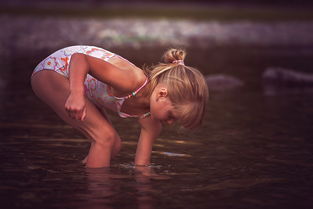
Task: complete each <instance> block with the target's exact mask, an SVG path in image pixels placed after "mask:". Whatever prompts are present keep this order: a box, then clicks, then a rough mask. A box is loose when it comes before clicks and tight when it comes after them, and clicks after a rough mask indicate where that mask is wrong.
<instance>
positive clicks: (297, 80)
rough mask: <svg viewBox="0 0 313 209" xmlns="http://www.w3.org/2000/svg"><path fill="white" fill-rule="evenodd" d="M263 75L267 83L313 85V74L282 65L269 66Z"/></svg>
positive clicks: (290, 85)
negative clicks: (282, 66)
mask: <svg viewBox="0 0 313 209" xmlns="http://www.w3.org/2000/svg"><path fill="white" fill-rule="evenodd" d="M262 77H263V81H264V82H265V84H266V85H274V86H284V87H293V86H296V87H297V86H298V87H299V86H301V87H304V86H311V87H312V86H313V74H309V73H303V72H297V71H295V70H291V69H285V68H281V67H269V68H267V69H266V70H265V71H264V73H263V76H262Z"/></svg>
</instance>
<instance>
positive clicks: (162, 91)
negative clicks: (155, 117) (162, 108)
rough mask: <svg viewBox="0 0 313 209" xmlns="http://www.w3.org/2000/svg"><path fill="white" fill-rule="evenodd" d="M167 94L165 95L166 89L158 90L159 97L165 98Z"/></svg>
mask: <svg viewBox="0 0 313 209" xmlns="http://www.w3.org/2000/svg"><path fill="white" fill-rule="evenodd" d="M167 95H168V93H167V89H166V88H160V90H159V96H160V97H167Z"/></svg>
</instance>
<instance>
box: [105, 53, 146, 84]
mask: <svg viewBox="0 0 313 209" xmlns="http://www.w3.org/2000/svg"><path fill="white" fill-rule="evenodd" d="M108 62H109V63H111V64H112V65H115V66H116V67H118V68H119V69H121V70H122V71H124V72H125V73H126V74H128V73H130V74H132V75H133V76H134V78H135V80H136V81H137V82H136V86H135V89H137V88H139V87H140V86H141V85H142V84H143V83H144V82H145V80H146V79H147V78H146V75H145V74H144V71H143V70H142V69H141V68H139V67H137V66H136V65H135V64H133V63H132V62H130V61H128V60H127V59H125V58H123V57H121V56H119V55H117V56H114V57H112V58H111V59H110V60H109V61H108Z"/></svg>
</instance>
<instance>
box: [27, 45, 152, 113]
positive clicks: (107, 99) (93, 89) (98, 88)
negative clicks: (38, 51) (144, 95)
mask: <svg viewBox="0 0 313 209" xmlns="http://www.w3.org/2000/svg"><path fill="white" fill-rule="evenodd" d="M74 53H83V54H86V55H89V56H93V57H96V58H99V59H102V60H104V61H109V60H110V59H111V58H112V57H114V56H118V57H119V58H122V57H121V56H119V55H117V54H114V53H112V52H110V51H107V50H105V49H102V48H99V47H95V46H82V45H79V46H70V47H66V48H64V49H60V50H58V51H56V52H54V53H53V54H51V55H49V56H48V57H47V58H45V59H44V60H43V61H41V62H40V63H39V64H38V65H37V66H36V68H35V69H34V71H33V74H32V76H33V75H34V74H35V73H36V72H39V71H41V70H53V71H55V72H57V73H59V74H61V75H63V76H65V77H66V78H69V63H70V60H71V57H72V55H73V54H74ZM122 59H124V58H122ZM131 64H132V63H131ZM147 82H148V80H146V81H145V83H144V84H143V85H142V86H141V87H140V88H138V89H137V90H136V91H134V92H132V93H131V94H130V95H128V96H125V97H115V96H113V95H112V94H110V86H109V85H107V84H105V83H103V82H101V81H99V80H97V79H96V78H94V77H92V76H91V75H89V74H87V76H86V79H85V81H84V86H85V93H86V95H87V97H88V98H89V99H90V100H91V101H92V102H93V103H94V104H95V105H96V106H98V107H99V108H100V109H101V111H102V112H104V113H105V109H106V108H107V109H110V110H112V111H115V112H117V113H118V114H119V116H120V117H123V118H126V117H140V118H144V117H147V116H149V115H150V113H149V112H148V113H145V114H143V115H129V114H127V113H123V112H121V111H120V110H121V108H122V105H123V103H124V101H125V99H128V98H130V97H132V96H135V95H136V94H137V93H138V92H139V91H140V90H141V89H142V88H143V87H144V86H145V85H146V84H147Z"/></svg>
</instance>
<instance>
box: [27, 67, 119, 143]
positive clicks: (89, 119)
mask: <svg viewBox="0 0 313 209" xmlns="http://www.w3.org/2000/svg"><path fill="white" fill-rule="evenodd" d="M31 84H32V88H33V91H34V92H35V94H36V95H37V96H38V97H39V98H40V99H41V100H42V101H43V102H45V103H46V104H48V105H49V106H50V107H51V108H52V109H53V110H54V111H55V112H56V113H57V114H58V116H59V117H61V118H62V119H63V120H64V121H65V122H67V123H69V124H70V125H71V126H73V127H74V128H76V129H78V130H80V131H82V133H83V134H85V135H86V136H87V137H88V138H90V139H93V140H95V141H99V142H100V141H101V140H106V139H117V140H120V139H119V136H118V134H117V132H116V131H115V129H114V128H113V127H112V125H111V123H110V122H109V121H108V120H107V119H106V118H105V117H106V116H105V115H104V114H103V113H102V112H100V111H99V110H98V109H97V107H96V106H95V105H94V104H93V103H92V102H91V101H90V100H89V99H88V98H85V99H86V111H87V116H86V118H85V120H83V121H78V120H75V119H72V118H70V117H69V116H68V114H67V112H66V110H65V102H66V100H67V98H68V96H69V94H70V88H69V80H68V78H66V77H64V76H62V75H60V74H59V73H57V72H54V71H51V70H42V71H40V72H37V73H36V74H34V75H33V76H32V79H31Z"/></svg>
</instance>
